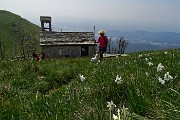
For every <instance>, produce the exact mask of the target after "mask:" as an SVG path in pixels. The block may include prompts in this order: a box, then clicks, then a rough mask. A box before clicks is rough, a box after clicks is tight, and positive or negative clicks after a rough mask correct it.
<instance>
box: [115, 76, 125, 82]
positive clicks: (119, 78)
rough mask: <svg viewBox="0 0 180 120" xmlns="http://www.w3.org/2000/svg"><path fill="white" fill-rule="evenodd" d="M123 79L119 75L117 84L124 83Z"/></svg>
mask: <svg viewBox="0 0 180 120" xmlns="http://www.w3.org/2000/svg"><path fill="white" fill-rule="evenodd" d="M122 81H123V80H122V79H121V76H120V77H119V75H117V76H116V80H115V82H116V83H117V84H120V83H122Z"/></svg>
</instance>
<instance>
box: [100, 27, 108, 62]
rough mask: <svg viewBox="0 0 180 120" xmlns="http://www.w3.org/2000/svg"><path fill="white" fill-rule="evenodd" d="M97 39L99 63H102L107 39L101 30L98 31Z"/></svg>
mask: <svg viewBox="0 0 180 120" xmlns="http://www.w3.org/2000/svg"><path fill="white" fill-rule="evenodd" d="M99 35H100V36H99V38H98V42H97V43H99V53H100V61H102V59H103V54H104V53H106V47H107V43H108V38H107V36H105V31H104V30H101V31H99Z"/></svg>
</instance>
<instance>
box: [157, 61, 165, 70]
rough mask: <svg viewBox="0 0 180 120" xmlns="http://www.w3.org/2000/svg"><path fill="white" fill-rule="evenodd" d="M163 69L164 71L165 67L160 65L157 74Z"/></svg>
mask: <svg viewBox="0 0 180 120" xmlns="http://www.w3.org/2000/svg"><path fill="white" fill-rule="evenodd" d="M162 69H164V66H163V65H162V64H161V63H159V64H158V66H157V72H160V71H161V70H162Z"/></svg>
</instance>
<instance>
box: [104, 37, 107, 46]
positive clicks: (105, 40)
mask: <svg viewBox="0 0 180 120" xmlns="http://www.w3.org/2000/svg"><path fill="white" fill-rule="evenodd" d="M106 39H107V36H104V43H105V44H106V47H107V41H106Z"/></svg>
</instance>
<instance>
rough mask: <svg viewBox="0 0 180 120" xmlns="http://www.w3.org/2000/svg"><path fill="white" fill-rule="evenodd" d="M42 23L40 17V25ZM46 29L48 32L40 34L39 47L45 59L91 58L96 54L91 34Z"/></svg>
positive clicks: (43, 31) (92, 34)
mask: <svg viewBox="0 0 180 120" xmlns="http://www.w3.org/2000/svg"><path fill="white" fill-rule="evenodd" d="M42 21H43V17H42V16H41V25H42ZM43 22H44V21H43ZM48 22H49V21H48ZM43 24H44V23H43ZM50 25H51V24H50ZM47 29H49V31H45V30H42V32H41V33H40V46H41V47H42V52H43V53H45V57H46V58H61V57H80V56H92V55H93V54H95V52H96V43H94V40H95V39H94V33H93V32H54V31H51V27H49V28H47Z"/></svg>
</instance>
